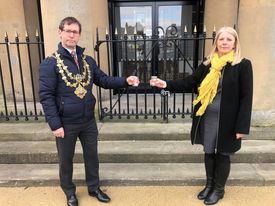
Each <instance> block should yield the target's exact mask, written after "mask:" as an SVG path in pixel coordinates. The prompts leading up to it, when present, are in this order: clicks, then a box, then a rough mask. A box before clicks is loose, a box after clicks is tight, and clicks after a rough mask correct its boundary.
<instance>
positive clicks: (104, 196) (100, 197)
mask: <svg viewBox="0 0 275 206" xmlns="http://www.w3.org/2000/svg"><path fill="white" fill-rule="evenodd" d="M89 195H90V196H92V197H96V198H97V199H98V200H99V201H100V202H110V200H111V198H110V197H109V196H108V195H107V194H105V193H104V192H102V191H101V189H100V188H98V189H97V190H95V191H92V192H90V191H89Z"/></svg>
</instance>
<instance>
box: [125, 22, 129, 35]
mask: <svg viewBox="0 0 275 206" xmlns="http://www.w3.org/2000/svg"><path fill="white" fill-rule="evenodd" d="M127 25H128V24H127V22H126V23H125V30H124V35H127Z"/></svg>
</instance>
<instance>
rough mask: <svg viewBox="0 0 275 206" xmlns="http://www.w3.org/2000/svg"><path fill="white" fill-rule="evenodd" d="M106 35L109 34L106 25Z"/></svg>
mask: <svg viewBox="0 0 275 206" xmlns="http://www.w3.org/2000/svg"><path fill="white" fill-rule="evenodd" d="M106 35H109V31H108V28H107V27H106Z"/></svg>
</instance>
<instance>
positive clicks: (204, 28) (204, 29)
mask: <svg viewBox="0 0 275 206" xmlns="http://www.w3.org/2000/svg"><path fill="white" fill-rule="evenodd" d="M203 32H204V33H206V25H204V26H203Z"/></svg>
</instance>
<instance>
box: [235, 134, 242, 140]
mask: <svg viewBox="0 0 275 206" xmlns="http://www.w3.org/2000/svg"><path fill="white" fill-rule="evenodd" d="M243 137H244V134H240V133H236V139H242V138H243Z"/></svg>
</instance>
